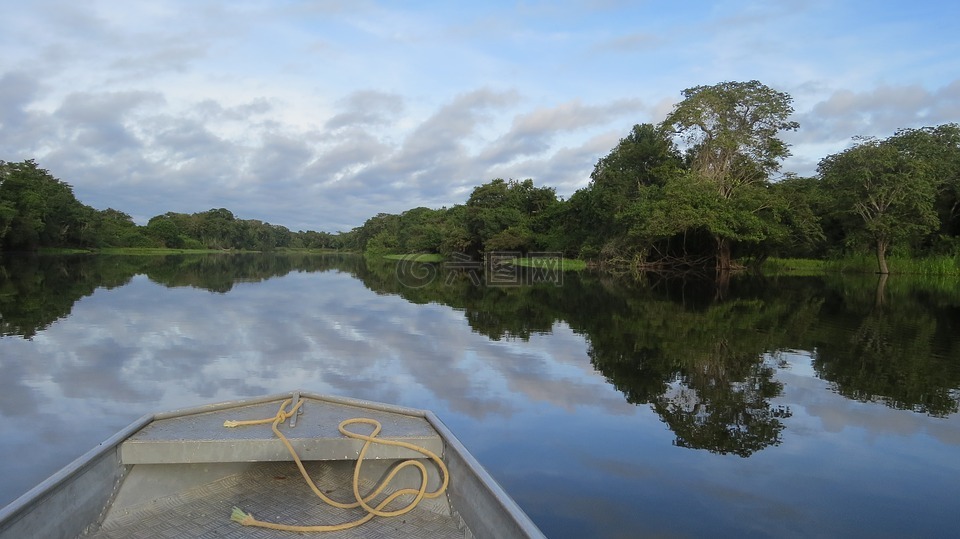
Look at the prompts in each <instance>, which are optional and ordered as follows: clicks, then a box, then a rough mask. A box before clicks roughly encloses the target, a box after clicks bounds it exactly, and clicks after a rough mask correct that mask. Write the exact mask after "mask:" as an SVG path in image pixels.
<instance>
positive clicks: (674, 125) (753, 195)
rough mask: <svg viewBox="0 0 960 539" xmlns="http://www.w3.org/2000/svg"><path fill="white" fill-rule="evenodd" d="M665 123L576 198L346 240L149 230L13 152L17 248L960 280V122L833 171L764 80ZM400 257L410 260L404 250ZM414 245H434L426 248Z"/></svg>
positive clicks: (10, 231) (0, 202) (7, 168)
mask: <svg viewBox="0 0 960 539" xmlns="http://www.w3.org/2000/svg"><path fill="white" fill-rule="evenodd" d="M681 94H682V96H683V99H682V100H681V101H680V102H678V103H677V104H676V105H675V106H674V108H673V110H672V111H671V112H670V113H669V114H668V115H667V117H666V119H665V120H664V121H663V122H661V123H660V124H658V125H653V124H638V125H634V126H633V128H632V129H631V130H630V132H629V133H628V134H627V135H626V136H625V137H624V138H622V139H620V141H619V142H618V143H617V145H616V146H615V147H614V148H613V149H611V150H610V152H609V153H608V154H607V155H605V156H603V157H600V158H599V159H598V161H597V162H596V165H595V166H594V169H593V172H592V173H591V174H590V177H589V182H588V184H587V185H586V186H585V187H583V188H581V189H579V190H577V191H576V192H574V193H573V194H572V195H571V196H570V197H569V198H564V197H561V196H557V193H556V189H555V188H553V187H548V186H544V185H534V182H533V180H532V179H525V180H515V179H509V180H504V179H502V178H496V179H493V180H491V181H489V182H487V183H484V184H482V185H479V186H477V187H475V188H474V189H473V191H472V192H471V193H470V196H469V197H468V199H467V200H466V201H465V202H463V203H459V204H454V205H453V206H451V207H442V208H426V207H418V208H412V209H409V210H406V211H403V212H401V213H399V214H392V213H378V214H377V215H375V216H373V217H370V218H369V219H367V220H366V221H365V222H364V223H363V224H362V225H361V226H358V227H355V228H353V229H351V230H349V231H346V232H343V231H338V232H336V233H329V232H315V231H303V230H300V231H296V232H294V231H291V230H289V229H287V228H286V227H284V226H281V225H275V224H271V223H268V222H264V221H260V220H257V219H240V218H237V217H236V216H234V214H233V213H232V212H231V211H230V210H228V209H226V208H215V209H210V210H207V211H203V212H197V213H193V214H186V213H177V212H167V213H164V214H161V215H156V216H154V217H152V218H150V220H149V221H148V222H147V224H146V225H138V224H137V223H135V222H134V221H133V219H132V218H131V216H130V215H128V214H126V213H124V212H122V211H119V210H116V209H112V208H107V209H105V210H99V209H95V208H92V207H90V206H87V205H85V204H83V203H81V202H80V201H78V200H77V199H76V197H75V196H74V194H73V188H72V187H71V186H70V185H69V184H68V183H66V182H63V181H61V180H59V179H57V178H55V177H53V176H52V175H51V174H50V173H49V172H48V171H47V170H45V169H43V168H40V166H39V165H38V164H37V162H36V161H34V160H32V159H29V160H26V161H22V162H19V163H11V162H4V161H0V254H2V253H9V252H20V251H32V252H36V251H40V250H42V251H43V252H50V251H49V250H50V249H61V251H56V252H61V253H69V252H101V253H119V254H130V253H136V254H152V253H210V252H214V253H217V252H264V253H266V252H356V253H362V254H363V255H365V256H369V257H374V258H376V257H383V256H388V258H389V259H392V260H408V261H417V262H442V261H444V260H448V259H453V258H454V257H457V258H460V257H464V256H466V257H469V259H470V260H473V261H480V260H483V258H484V256H485V254H486V253H516V254H517V255H518V256H519V259H518V261H517V264H520V265H532V266H536V265H538V264H540V263H541V262H540V261H538V260H537V259H538V256H542V255H543V254H546V253H553V254H556V255H558V257H557V258H559V259H560V260H562V264H563V265H562V266H561V268H562V269H565V270H566V269H583V268H585V267H591V268H597V269H599V270H600V271H609V272H611V273H637V272H659V273H671V272H676V273H686V274H700V275H710V274H713V275H716V276H717V277H718V278H720V277H721V276H722V274H723V273H725V272H728V271H740V270H744V269H746V270H750V269H754V270H755V269H761V270H762V271H764V272H768V273H769V272H774V273H776V272H790V273H804V272H859V273H880V274H895V273H901V274H919V275H948V276H957V275H960V263H958V260H960V124H958V123H948V124H943V125H939V126H932V127H922V128H904V129H899V130H897V131H896V132H894V133H893V134H892V135H891V136H889V137H887V138H885V139H882V140H881V139H855V143H854V145H853V146H852V147H850V148H848V149H846V150H843V151H841V152H838V153H836V154H832V155H828V156H826V157H824V158H823V159H821V160H820V161H819V165H818V166H817V172H816V175H815V176H811V177H800V176H797V175H796V174H793V173H790V172H781V170H780V167H781V163H782V161H783V160H784V159H786V157H788V156H789V155H790V151H789V145H788V144H787V143H786V142H785V141H783V140H782V139H781V138H780V137H781V136H782V133H784V132H788V131H795V130H797V129H799V128H800V126H799V124H798V123H797V122H795V121H792V120H790V117H791V115H792V114H793V107H792V98H791V97H790V96H789V95H788V94H786V93H784V92H780V91H777V90H774V89H772V88H770V87H767V86H765V85H763V84H761V83H760V82H758V81H748V82H722V83H719V84H715V85H712V86H696V87H693V88H687V89H686V90H683V91H682V92H681ZM398 253H399V254H398ZM402 253H418V254H416V255H415V256H414V257H413V258H411V257H410V256H409V255H404V254H402Z"/></svg>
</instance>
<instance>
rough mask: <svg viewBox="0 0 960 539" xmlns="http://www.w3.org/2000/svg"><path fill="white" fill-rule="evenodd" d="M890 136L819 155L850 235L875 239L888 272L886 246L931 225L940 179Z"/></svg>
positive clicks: (883, 269) (822, 171)
mask: <svg viewBox="0 0 960 539" xmlns="http://www.w3.org/2000/svg"><path fill="white" fill-rule="evenodd" d="M895 142H896V141H894V140H892V139H887V140H883V141H878V140H862V141H860V143H859V144H857V145H856V146H854V147H852V148H849V149H847V150H844V151H843V152H840V153H838V154H834V155H830V156H827V157H825V158H824V159H823V160H821V161H820V165H819V167H818V170H819V172H820V176H821V178H822V181H823V182H824V185H825V187H826V188H827V189H828V190H829V191H830V192H831V193H833V194H834V196H835V198H836V200H837V204H838V211H839V213H840V214H841V215H842V216H844V217H846V219H845V220H844V223H845V225H846V227H847V228H848V230H849V238H851V239H853V240H854V241H856V240H858V239H859V240H861V241H864V242H868V243H869V244H872V246H873V249H874V252H875V253H876V257H877V268H878V272H879V273H889V272H890V270H889V268H888V267H887V258H886V257H887V252H888V251H889V249H890V246H891V245H893V244H894V243H895V242H897V241H899V240H904V239H907V238H910V237H915V236H918V235H921V234H925V233H927V232H929V231H930V230H933V229H934V228H935V227H936V226H937V224H938V222H939V221H938V219H937V213H936V210H935V208H934V201H935V198H936V181H935V180H934V179H933V177H932V176H931V174H929V167H928V166H927V164H926V163H925V162H924V160H923V159H920V158H918V157H917V156H916V155H911V153H910V152H908V151H905V150H903V149H902V148H898V145H897V144H896V143H895Z"/></svg>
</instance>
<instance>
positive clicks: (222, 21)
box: [0, 0, 960, 232]
mask: <svg viewBox="0 0 960 539" xmlns="http://www.w3.org/2000/svg"><path fill="white" fill-rule="evenodd" d="M0 8H3V9H2V12H3V14H4V15H3V17H2V20H0V160H4V161H10V162H17V161H22V160H25V159H35V160H36V161H37V162H38V163H39V164H40V166H41V167H43V168H45V169H47V170H49V171H50V173H51V174H53V175H54V176H55V177H57V178H59V179H61V180H63V181H65V182H67V183H69V184H70V185H72V186H73V188H74V193H75V194H76V195H77V198H79V199H80V201H81V202H83V203H85V204H88V205H90V206H93V207H94V208H97V209H106V208H114V209H118V210H121V211H124V212H126V213H128V214H130V215H131V216H132V217H133V218H134V220H135V221H136V222H138V223H139V224H146V222H147V220H149V219H150V217H153V216H155V215H159V214H163V213H166V212H170V211H172V212H179V213H194V212H200V211H206V210H208V209H211V208H227V209H229V210H231V211H232V212H233V213H234V215H236V216H237V217H238V218H241V219H259V220H261V221H266V222H269V223H272V224H276V225H283V226H286V227H288V228H290V229H291V230H293V231H297V230H317V231H326V232H337V231H347V230H350V229H351V228H353V227H356V226H360V225H362V224H363V222H364V221H365V220H366V219H368V218H369V217H372V216H374V215H376V214H377V213H379V212H388V213H400V212H403V211H405V210H408V209H412V208H415V207H419V206H426V207H430V208H440V207H443V206H446V207H450V206H452V205H454V204H459V203H463V202H465V201H466V200H467V198H468V197H469V195H470V192H471V191H472V190H473V188H474V187H476V186H478V185H480V184H483V183H485V182H488V181H490V180H492V179H494V178H504V179H517V180H522V179H526V178H532V179H533V180H534V182H535V184H536V185H538V186H541V185H542V186H549V187H553V188H555V189H556V191H557V194H558V195H559V196H561V197H564V198H567V197H569V196H570V195H571V194H572V193H573V192H574V191H576V190H577V189H579V188H582V187H585V186H586V185H588V183H589V181H590V173H591V171H592V170H593V167H594V165H595V164H596V162H597V160H598V159H600V158H601V157H603V156H604V155H606V154H607V153H609V152H610V151H611V150H612V149H613V148H614V147H615V146H616V144H617V142H618V141H619V140H620V138H622V137H624V136H626V135H627V134H628V133H629V132H630V129H631V127H632V126H633V125H635V124H639V123H659V122H660V121H662V120H663V119H664V117H665V116H666V115H667V113H668V112H669V111H670V110H671V108H672V107H673V106H674V105H675V104H676V103H678V102H679V101H680V100H681V99H682V91H683V90H684V89H685V88H691V87H694V86H699V85H712V84H717V83H720V82H725V81H749V80H759V81H760V82H762V83H764V84H766V85H767V86H770V87H771V88H774V89H776V90H779V91H782V92H786V93H788V94H789V95H790V96H791V97H792V98H793V107H794V109H795V112H794V115H793V118H792V119H793V120H795V121H797V122H799V124H800V128H799V129H798V130H797V131H794V132H789V133H785V134H783V138H784V140H786V141H787V142H788V143H790V145H791V152H792V154H793V155H792V156H791V157H789V158H788V159H787V160H786V161H784V163H783V167H782V170H781V172H782V173H796V174H799V175H813V174H815V173H816V165H817V163H818V162H819V160H820V159H822V158H823V157H825V156H827V155H830V154H833V153H836V152H839V151H842V150H843V149H844V148H847V147H849V146H850V145H851V144H852V142H853V140H852V139H853V137H855V136H875V137H881V138H883V137H887V136H890V135H892V134H893V133H894V132H895V131H896V130H897V129H900V128H917V127H923V126H933V125H940V124H943V123H947V122H957V121H960V22H958V21H960V3H956V2H949V1H947V0H942V1H933V0H915V1H912V2H902V1H898V2H895V1H884V0H871V1H869V2H868V1H862V0H847V1H835V0H826V1H816V0H811V1H804V0H778V1H757V2H753V1H723V0H720V1H699V0H692V1H687V2H655V1H633V2H629V1H618V0H593V1H589V0H582V1H556V2H500V1H485V2H454V1H450V2H426V1H422V2H417V1H412V2H396V3H393V2H385V1H381V0H372V1H368V0H351V1H338V0H332V1H293V0H291V1H280V0H272V1H257V0H236V1H203V0H182V1H181V0H167V1H164V2H130V1H126V0H124V1H98V0H89V1H84V2H77V1H75V0H32V1H31V2H13V1H11V0H0Z"/></svg>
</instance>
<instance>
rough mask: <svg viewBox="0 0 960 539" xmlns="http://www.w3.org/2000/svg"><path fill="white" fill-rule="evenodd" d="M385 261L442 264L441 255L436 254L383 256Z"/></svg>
mask: <svg viewBox="0 0 960 539" xmlns="http://www.w3.org/2000/svg"><path fill="white" fill-rule="evenodd" d="M383 258H386V259H387V260H403V261H405V262H442V261H443V255H439V254H437V253H408V254H402V255H383Z"/></svg>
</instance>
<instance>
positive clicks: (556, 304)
mask: <svg viewBox="0 0 960 539" xmlns="http://www.w3.org/2000/svg"><path fill="white" fill-rule="evenodd" d="M496 271H497V272H499V273H497V272H494V271H493V270H492V269H491V268H486V271H485V269H484V268H481V267H478V266H474V265H473V264H472V263H469V262H467V261H454V263H450V262H448V263H446V264H441V265H425V266H410V265H406V264H404V263H395V262H370V263H368V262H366V261H364V260H363V259H362V258H361V257H357V256H268V255H217V256H186V255H177V256H149V257H147V256H144V257H141V256H103V255H101V256H93V255H86V256H42V257H8V258H7V259H6V260H4V261H3V264H2V265H0V373H2V376H0V478H3V479H2V480H0V505H3V504H6V503H9V502H11V501H12V500H14V499H15V498H16V497H17V496H19V495H21V494H22V493H24V492H26V491H27V490H28V489H29V488H31V487H32V486H33V485H35V484H36V483H38V482H40V481H41V480H43V479H44V478H46V477H47V476H49V475H50V474H51V473H53V472H54V471H56V470H57V469H59V468H60V467H62V466H63V465H65V464H67V463H68V462H70V461H71V460H73V459H75V458H76V457H78V456H80V455H82V454H83V453H85V452H86V451H87V450H89V449H90V448H92V447H93V446H94V445H96V444H97V443H98V442H100V441H102V440H104V439H106V438H107V437H109V436H110V435H111V434H113V433H114V432H116V431H117V430H119V429H120V428H121V427H123V426H126V425H127V424H129V423H130V422H132V421H133V420H135V419H136V418H138V417H140V416H141V415H143V414H146V413H150V412H155V411H163V410H168V409H174V408H181V407H185V406H192V405H196V404H202V403H207V402H212V401H220V400H228V399H234V398H241V397H250V396H258V395H263V394H271V393H279V392H283V391H289V390H293V389H304V390H308V391H311V392H319V393H332V394H338V395H345V396H350V397H358V398H364V399H371V400H378V401H385V402H391V403H396V404H400V405H404V406H412V407H416V408H426V409H430V410H433V411H434V412H435V413H437V414H438V415H439V416H440V418H441V419H442V420H443V421H444V422H445V423H446V424H447V425H448V426H449V427H450V428H451V430H452V431H453V432H454V433H455V434H456V435H457V436H458V437H459V438H460V439H461V441H463V443H464V444H465V445H466V447H467V448H468V449H469V450H470V451H471V452H472V453H473V454H474V455H475V456H476V457H477V458H478V459H479V460H480V461H481V463H483V465H484V466H485V467H486V468H487V469H488V470H489V471H490V472H491V474H492V475H493V476H494V477H495V478H496V479H497V481H498V482H500V483H501V485H502V486H503V487H504V488H505V489H506V490H507V491H508V492H509V493H510V494H511V495H512V496H513V497H514V498H515V499H516V501H517V502H518V503H519V504H520V505H521V507H523V509H524V510H525V511H526V512H527V513H528V514H529V515H530V516H531V518H533V520H534V521H535V522H536V523H537V524H538V525H539V526H540V527H541V529H542V530H543V531H544V532H545V533H546V534H547V536H549V537H638V536H668V537H704V536H710V537H716V536H727V537H765V536H776V537H790V536H796V537H809V536H860V537H883V536H887V537H902V536H929V537H936V536H947V535H953V534H955V533H956V508H957V505H956V504H957V500H958V499H960V480H958V479H960V414H958V413H957V410H958V402H960V286H958V284H960V283H957V282H956V281H955V280H953V281H951V280H949V279H926V280H919V279H916V278H913V279H911V278H907V277H901V276H893V277H891V278H890V279H889V280H886V281H880V280H878V279H877V278H876V277H873V276H869V277H862V276H861V277H851V276H843V277H841V276H828V277H823V278H821V277H776V278H770V277H766V278H764V277H758V276H748V275H743V276H734V277H733V278H732V279H730V280H729V282H722V283H717V282H716V281H713V280H702V279H701V280H693V279H686V280H682V279H676V278H671V279H667V278H662V277H657V276H642V277H640V278H634V277H615V276H610V275H605V274H597V273H589V272H584V273H570V272H565V273H560V272H557V271H554V270H549V269H548V270H546V271H544V270H542V269H541V270H525V269H519V268H510V267H503V266H501V267H499V268H497V270H496Z"/></svg>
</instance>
